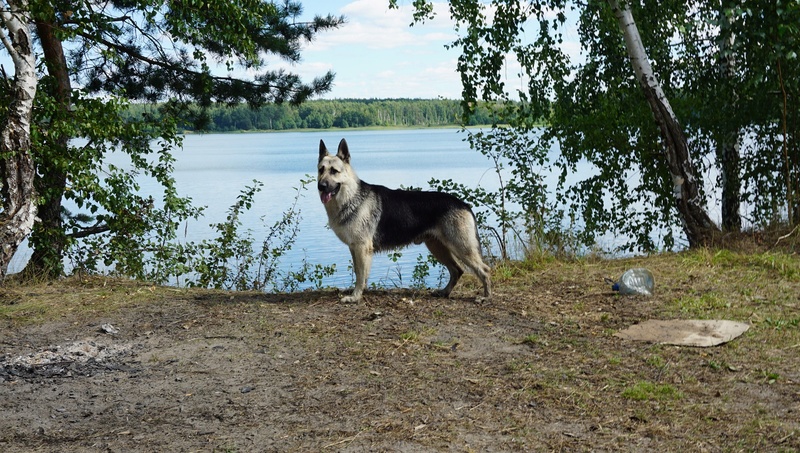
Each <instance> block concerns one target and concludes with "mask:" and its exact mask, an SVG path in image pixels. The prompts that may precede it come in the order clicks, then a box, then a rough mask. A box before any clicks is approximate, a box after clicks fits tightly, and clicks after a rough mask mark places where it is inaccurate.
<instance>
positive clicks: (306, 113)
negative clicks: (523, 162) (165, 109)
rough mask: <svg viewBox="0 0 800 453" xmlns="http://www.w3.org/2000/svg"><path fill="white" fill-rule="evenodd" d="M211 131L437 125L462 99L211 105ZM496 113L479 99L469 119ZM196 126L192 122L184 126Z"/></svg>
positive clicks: (456, 121) (134, 108)
mask: <svg viewBox="0 0 800 453" xmlns="http://www.w3.org/2000/svg"><path fill="white" fill-rule="evenodd" d="M145 110H152V106H146V105H138V104H134V105H131V106H130V114H131V115H132V116H134V117H135V116H139V115H141V114H142V113H143V112H144V111H145ZM208 113H209V114H210V118H209V120H210V123H209V124H208V125H207V126H206V128H205V129H204V130H205V131H210V132H232V131H258V130H267V131H268V130H290V129H328V128H331V127H342V128H349V127H369V126H375V127H436V126H458V125H460V124H461V104H460V101H455V100H448V99H341V100H313V101H307V102H305V103H303V104H301V105H300V106H291V105H288V104H281V105H276V104H269V105H265V106H263V107H259V108H256V109H253V108H250V107H249V106H247V105H244V104H243V105H236V106H225V105H219V106H213V107H211V108H210V110H209V112H208ZM492 121H493V115H492V113H491V112H490V110H489V109H488V108H487V106H486V105H485V104H482V105H479V106H478V107H477V109H476V113H475V114H474V115H473V116H472V118H471V121H470V124H469V125H477V124H491V123H492ZM184 129H185V130H187V131H191V130H193V127H192V126H190V125H186V126H184Z"/></svg>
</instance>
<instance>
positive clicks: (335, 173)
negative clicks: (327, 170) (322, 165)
mask: <svg viewBox="0 0 800 453" xmlns="http://www.w3.org/2000/svg"><path fill="white" fill-rule="evenodd" d="M331 174H332V175H338V174H339V170H337V169H335V168H331Z"/></svg>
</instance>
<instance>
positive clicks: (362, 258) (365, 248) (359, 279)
mask: <svg viewBox="0 0 800 453" xmlns="http://www.w3.org/2000/svg"><path fill="white" fill-rule="evenodd" d="M372 252H373V250H372V242H371V241H370V242H369V243H360V244H354V245H351V246H350V254H351V255H352V257H353V266H354V267H355V271H356V287H355V289H354V290H353V294H352V295H350V296H344V297H342V302H344V303H346V304H353V303H356V302H359V301H360V300H361V295H362V294H363V293H364V289H365V288H366V287H367V278H369V271H370V268H371V267H372Z"/></svg>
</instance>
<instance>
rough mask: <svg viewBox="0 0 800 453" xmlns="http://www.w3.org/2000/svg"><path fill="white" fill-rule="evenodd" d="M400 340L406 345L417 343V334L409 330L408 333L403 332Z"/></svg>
mask: <svg viewBox="0 0 800 453" xmlns="http://www.w3.org/2000/svg"><path fill="white" fill-rule="evenodd" d="M400 339H401V340H403V341H404V342H406V343H409V342H415V341H418V340H419V332H415V331H413V330H409V331H408V332H403V333H401V334H400Z"/></svg>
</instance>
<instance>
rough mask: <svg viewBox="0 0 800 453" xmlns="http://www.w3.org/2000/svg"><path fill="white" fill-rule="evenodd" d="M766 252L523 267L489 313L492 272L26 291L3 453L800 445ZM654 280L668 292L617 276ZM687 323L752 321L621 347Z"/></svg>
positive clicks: (2, 341) (778, 269) (3, 420)
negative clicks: (724, 330) (350, 281)
mask: <svg viewBox="0 0 800 453" xmlns="http://www.w3.org/2000/svg"><path fill="white" fill-rule="evenodd" d="M764 256H766V255H759V257H756V258H753V257H743V256H739V255H731V257H730V259H721V258H720V256H719V254H715V253H714V252H705V253H703V252H700V253H694V254H690V255H669V256H662V257H656V258H649V259H642V260H627V261H625V260H623V261H612V262H606V261H591V260H587V261H583V262H578V263H559V262H550V263H547V262H545V263H540V265H537V266H529V267H522V266H516V267H515V266H510V265H509V266H504V267H502V268H498V269H495V276H494V281H495V286H494V288H495V295H494V298H493V301H492V302H491V303H484V304H478V303H476V302H475V300H474V299H475V295H477V294H478V288H477V285H476V282H475V280H474V279H473V280H469V279H468V280H467V282H466V283H462V284H460V285H459V287H458V288H457V290H456V292H455V293H454V297H452V298H451V299H440V298H434V297H432V296H431V295H430V294H428V293H427V292H421V293H420V292H412V291H409V290H390V291H371V292H368V293H367V295H366V302H365V303H364V304H362V305H344V304H340V303H339V302H338V296H339V294H338V292H337V291H335V290H327V291H316V292H302V293H295V294H263V293H231V292H222V291H208V290H189V289H178V288H168V287H153V286H148V285H146V284H142V283H136V282H130V281H125V280H114V279H108V278H88V279H87V278H79V277H73V278H70V279H68V280H64V281H61V282H57V283H55V284H45V283H42V284H37V285H20V286H13V285H11V286H7V287H5V288H0V451H15V452H16V451H45V452H50V451H59V452H65V451H70V452H95V451H111V452H125V451H148V452H151V451H170V452H182V451H186V452H189V451H231V452H232V451H236V452H251V451H281V452H283V451H404V452H407V451H476V452H477V451H480V452H484V451H614V452H617V451H709V452H717V451H798V449H800V358H799V357H800V327H798V323H799V322H800V308H799V307H798V299H800V297H798V296H800V278H798V274H799V273H800V272H798V273H795V272H794V271H792V272H787V271H786V266H790V267H791V266H797V267H796V268H791V269H790V270H792V269H800V265H797V257H796V256H786V255H779V256H778V258H777V261H773V264H772V265H770V264H769V258H768V257H767V258H764ZM723 258H724V257H723ZM776 262H777V265H776V264H775V263H776ZM782 263H783V264H782ZM785 263H788V264H785ZM640 265H645V266H648V267H649V268H650V269H651V270H653V272H654V274H655V275H656V280H657V288H656V295H655V296H653V297H650V298H645V297H622V296H619V295H618V294H615V293H612V292H611V291H610V290H609V289H608V286H607V285H606V284H605V283H604V282H603V277H607V276H618V275H619V274H620V273H621V272H622V271H623V270H624V269H625V268H627V267H632V266H640ZM676 318H686V319H689V318H705V319H717V318H718V319H732V320H736V321H743V322H748V323H750V324H751V328H750V330H749V331H748V332H746V333H745V334H744V335H743V336H742V337H739V338H737V339H735V340H733V341H731V342H729V343H726V344H724V345H721V346H718V347H714V348H691V347H676V346H666V345H655V344H648V343H639V342H631V341H626V340H622V339H620V338H617V337H615V336H614V335H613V334H614V333H615V332H618V331H619V330H621V329H624V328H626V327H628V326H630V325H632V324H635V323H638V322H640V321H644V320H646V319H676Z"/></svg>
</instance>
